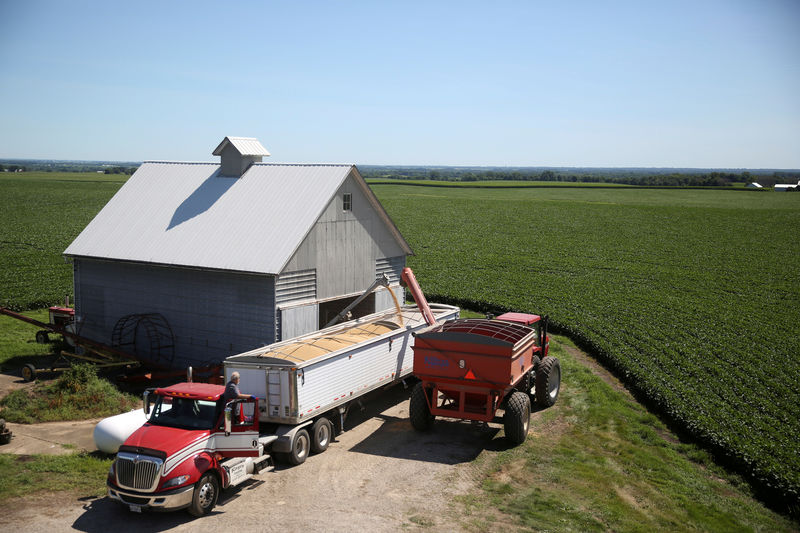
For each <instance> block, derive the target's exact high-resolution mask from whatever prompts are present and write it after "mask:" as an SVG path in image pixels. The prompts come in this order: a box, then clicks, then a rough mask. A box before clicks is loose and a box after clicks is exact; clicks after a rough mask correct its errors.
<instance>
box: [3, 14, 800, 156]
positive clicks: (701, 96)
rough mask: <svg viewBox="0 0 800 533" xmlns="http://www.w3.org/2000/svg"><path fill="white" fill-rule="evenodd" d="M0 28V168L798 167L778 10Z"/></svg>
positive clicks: (798, 64)
mask: <svg viewBox="0 0 800 533" xmlns="http://www.w3.org/2000/svg"><path fill="white" fill-rule="evenodd" d="M154 13H157V15H158V16H153V15H154ZM0 21H2V22H0V24H2V31H0V68H2V69H3V72H4V83H3V84H2V85H0V98H2V99H3V101H5V102H11V103H13V105H7V109H6V112H5V113H4V124H3V128H2V129H0V157H1V158H4V159H12V158H13V159H40V160H42V159H44V160H48V159H49V160H74V161H127V162H130V161H147V160H163V161H206V160H209V158H211V152H212V150H213V149H214V147H215V146H216V145H217V144H218V143H219V141H220V140H221V139H222V138H223V137H225V136H248V137H256V138H258V139H259V140H260V141H261V142H262V144H263V145H264V146H265V147H266V148H267V149H268V150H269V151H270V152H271V153H272V154H273V155H272V157H271V158H270V159H272V160H275V161H276V162H294V161H301V162H307V163H316V162H329V161H339V162H341V161H361V162H362V163H360V164H361V165H362V166H441V167H528V168H538V167H545V168H684V169H776V170H778V169H780V170H784V169H786V170H788V169H797V168H800V99H798V98H797V96H796V95H797V94H800V34H798V32H796V31H795V29H796V27H797V26H798V25H800V3H798V2H794V1H792V0H764V1H755V0H737V1H735V2H730V1H724V0H709V1H707V2H703V3H700V4H698V3H694V2H688V1H685V0H684V1H678V2H673V3H670V4H668V5H650V4H641V3H638V2H633V1H622V0H621V1H617V2H613V3H611V4H608V5H606V4H604V5H596V4H594V3H592V2H586V1H582V0H576V1H573V2H569V3H565V4H559V5H550V4H548V3H542V2H515V1H502V2H498V3H495V4H492V6H491V7H490V8H486V7H485V6H484V4H481V3H477V2H472V1H465V2H453V1H443V2H437V3H433V4H431V3H425V2H416V1H408V2H404V3H402V4H400V3H391V2H389V3H371V2H363V1H352V2H346V3H341V4H340V3H337V4H336V5H330V4H327V3H324V2H310V3H306V4H303V5H302V6H301V5H295V4H283V3H273V2H266V3H264V2H253V1H243V2H238V3H235V4H230V5H226V6H224V8H223V9H220V7H219V4H217V3H212V2H208V1H199V2H187V1H176V2H170V3H166V4H164V3H158V2H153V1H151V0H146V1H142V2H138V3H136V4H131V5H116V4H115V5H109V4H106V3H103V2H98V1H96V0H93V1H89V2H85V3H80V4H64V3H63V2H59V1H56V0H31V1H29V2H25V3H16V2H6V3H0ZM404 161H405V162H404Z"/></svg>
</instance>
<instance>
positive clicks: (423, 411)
mask: <svg viewBox="0 0 800 533" xmlns="http://www.w3.org/2000/svg"><path fill="white" fill-rule="evenodd" d="M408 416H409V418H411V425H412V426H413V427H414V429H416V430H417V431H427V430H429V429H430V428H431V426H432V425H433V420H434V418H435V416H434V415H432V414H431V409H430V407H428V393H427V392H426V391H425V388H424V387H423V386H422V383H417V384H416V385H414V388H413V389H412V390H411V401H410V402H409V406H408Z"/></svg>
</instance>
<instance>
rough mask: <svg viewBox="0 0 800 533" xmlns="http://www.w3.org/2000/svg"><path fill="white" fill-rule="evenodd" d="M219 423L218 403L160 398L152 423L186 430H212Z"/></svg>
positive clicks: (154, 410)
mask: <svg viewBox="0 0 800 533" xmlns="http://www.w3.org/2000/svg"><path fill="white" fill-rule="evenodd" d="M216 422H217V403H216V402H212V401H209V400H192V399H189V398H172V397H170V396H159V397H158V398H156V403H155V405H154V406H153V413H152V414H151V415H150V423H152V424H157V425H159V426H171V427H178V428H186V429H212V428H213V427H214V425H215V424H216Z"/></svg>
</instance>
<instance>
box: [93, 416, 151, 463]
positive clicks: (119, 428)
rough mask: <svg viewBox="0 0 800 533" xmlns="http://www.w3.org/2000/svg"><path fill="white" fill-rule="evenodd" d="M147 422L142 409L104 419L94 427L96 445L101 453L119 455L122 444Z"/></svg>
mask: <svg viewBox="0 0 800 533" xmlns="http://www.w3.org/2000/svg"><path fill="white" fill-rule="evenodd" d="M146 421H147V417H146V416H145V414H144V411H143V410H142V409H134V410H133V411H130V412H128V413H122V414H121V415H115V416H110V417H108V418H104V419H103V420H101V421H100V422H98V423H97V425H96V426H95V427H94V444H95V446H97V449H98V450H100V451H101V452H105V453H117V451H118V450H119V447H120V446H121V445H122V443H123V442H125V440H126V439H127V438H128V437H130V436H131V434H132V433H133V432H134V431H136V430H137V429H139V428H140V427H142V424H144V423H145V422H146Z"/></svg>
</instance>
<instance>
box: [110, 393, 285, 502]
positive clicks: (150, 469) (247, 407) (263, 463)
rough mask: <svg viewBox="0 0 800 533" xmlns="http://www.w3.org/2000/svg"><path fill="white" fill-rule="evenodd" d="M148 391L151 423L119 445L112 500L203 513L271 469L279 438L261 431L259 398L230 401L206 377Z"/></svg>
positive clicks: (146, 403) (115, 462)
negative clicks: (274, 445) (223, 494)
mask: <svg viewBox="0 0 800 533" xmlns="http://www.w3.org/2000/svg"><path fill="white" fill-rule="evenodd" d="M148 392H149V394H148V393H146V394H145V402H144V403H145V407H144V409H145V413H146V414H149V415H150V416H149V419H148V421H147V422H146V423H145V424H144V425H143V426H142V427H141V428H139V429H138V430H136V431H135V432H134V433H133V434H132V435H131V436H130V437H128V439H127V440H126V441H125V442H124V443H123V444H122V446H120V448H119V452H118V453H117V457H116V459H115V460H114V462H113V463H112V465H111V470H110V471H109V474H108V480H107V482H106V485H107V488H108V496H109V498H111V499H112V500H116V501H119V502H121V503H123V504H125V505H127V506H129V507H130V509H131V510H132V511H141V510H143V509H154V510H164V511H168V510H169V511H171V510H176V509H184V508H185V509H188V511H189V512H190V513H191V514H193V515H195V516H202V515H204V514H207V513H208V512H210V511H211V509H212V508H213V507H214V506H215V505H216V503H217V500H218V498H219V493H220V490H221V489H224V488H228V487H231V486H235V485H238V484H240V483H242V482H244V481H246V480H248V479H250V478H251V477H253V475H255V474H257V473H258V472H260V471H261V470H265V469H271V468H272V467H273V463H272V458H271V457H270V455H269V453H268V451H267V450H268V449H269V445H270V444H271V443H272V442H273V441H274V440H275V439H276V438H277V437H275V436H273V435H269V436H260V435H259V431H258V416H257V411H256V407H257V400H256V399H246V400H244V399H241V400H238V399H237V400H231V401H230V402H227V404H226V403H225V401H224V399H223V394H224V392H225V387H224V386H221V385H210V384H206V383H178V384H176V385H172V386H169V387H165V388H159V389H153V390H150V391H148ZM153 395H154V396H155V398H153ZM151 401H152V411H151V409H150V403H151Z"/></svg>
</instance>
